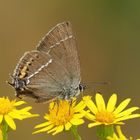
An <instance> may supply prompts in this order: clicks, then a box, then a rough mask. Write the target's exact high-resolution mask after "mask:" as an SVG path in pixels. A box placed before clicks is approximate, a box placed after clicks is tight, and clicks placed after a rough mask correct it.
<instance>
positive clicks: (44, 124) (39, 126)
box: [35, 121, 52, 128]
mask: <svg viewBox="0 0 140 140" xmlns="http://www.w3.org/2000/svg"><path fill="white" fill-rule="evenodd" d="M51 123H52V122H50V121H49V122H44V123H41V124H39V125H36V126H35V128H41V127H44V126H48V125H50V124H51Z"/></svg>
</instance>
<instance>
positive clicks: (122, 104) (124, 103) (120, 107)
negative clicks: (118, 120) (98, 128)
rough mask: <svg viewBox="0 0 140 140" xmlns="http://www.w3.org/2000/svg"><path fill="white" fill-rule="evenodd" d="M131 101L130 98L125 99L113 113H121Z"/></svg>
mask: <svg viewBox="0 0 140 140" xmlns="http://www.w3.org/2000/svg"><path fill="white" fill-rule="evenodd" d="M130 101H131V99H130V98H128V99H125V100H124V101H123V102H121V103H120V105H119V106H118V107H117V108H116V109H115V111H114V112H113V113H114V114H118V113H120V112H121V111H122V110H124V109H125V108H126V106H127V105H128V104H129V102H130Z"/></svg>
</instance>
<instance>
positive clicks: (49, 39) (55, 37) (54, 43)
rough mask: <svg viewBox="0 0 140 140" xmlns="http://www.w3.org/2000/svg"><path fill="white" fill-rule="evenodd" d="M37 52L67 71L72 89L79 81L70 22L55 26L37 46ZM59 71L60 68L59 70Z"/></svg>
mask: <svg viewBox="0 0 140 140" xmlns="http://www.w3.org/2000/svg"><path fill="white" fill-rule="evenodd" d="M37 50H39V51H41V52H42V51H43V52H46V53H49V54H50V55H51V56H52V58H53V59H55V60H57V61H59V63H61V65H62V66H63V67H64V68H65V69H66V70H67V71H68V73H69V78H70V79H71V85H67V86H72V87H75V88H76V87H77V86H78V85H79V83H80V81H81V77H80V64H79V58H78V54H77V47H76V41H75V37H74V35H73V32H72V26H71V24H70V22H63V23H60V24H57V25H56V26H55V27H54V28H52V30H50V32H48V33H47V34H46V36H45V37H44V38H43V39H42V41H41V42H40V43H39V44H38V45H37ZM60 69H61V68H60Z"/></svg>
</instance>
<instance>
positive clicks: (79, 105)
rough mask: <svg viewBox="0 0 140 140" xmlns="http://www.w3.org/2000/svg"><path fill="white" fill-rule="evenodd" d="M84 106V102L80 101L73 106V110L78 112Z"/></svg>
mask: <svg viewBox="0 0 140 140" xmlns="http://www.w3.org/2000/svg"><path fill="white" fill-rule="evenodd" d="M85 107H86V105H85V103H84V102H83V101H81V102H80V103H78V104H77V105H76V106H75V107H74V110H75V112H79V111H81V110H83V109H84V108H85Z"/></svg>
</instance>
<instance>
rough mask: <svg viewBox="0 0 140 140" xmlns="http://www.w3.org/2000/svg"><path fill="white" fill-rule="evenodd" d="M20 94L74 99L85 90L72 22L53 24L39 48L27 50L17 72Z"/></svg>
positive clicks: (14, 77)
mask: <svg viewBox="0 0 140 140" xmlns="http://www.w3.org/2000/svg"><path fill="white" fill-rule="evenodd" d="M11 77H12V83H9V84H10V85H11V86H13V87H14V89H15V91H16V96H17V97H19V98H22V97H23V96H29V97H32V98H35V99H36V100H37V101H38V102H42V101H50V100H52V99H64V100H70V99H72V98H73V97H75V96H77V95H78V94H80V92H81V91H83V89H84V86H83V85H82V84H81V74H80V63H79V57H78V53H77V47H76V41H75V37H74V35H73V32H72V26H71V23H70V22H68V21H66V22H62V23H59V24H57V25H56V26H55V27H53V28H52V29H51V30H50V31H49V32H48V33H47V34H46V35H45V36H44V37H43V38H42V40H41V41H40V42H39V43H38V45H37V47H36V50H32V51H28V52H25V53H24V55H23V56H22V57H21V59H20V60H19V62H18V64H17V66H16V68H15V70H14V72H13V74H12V76H11Z"/></svg>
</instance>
